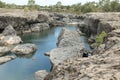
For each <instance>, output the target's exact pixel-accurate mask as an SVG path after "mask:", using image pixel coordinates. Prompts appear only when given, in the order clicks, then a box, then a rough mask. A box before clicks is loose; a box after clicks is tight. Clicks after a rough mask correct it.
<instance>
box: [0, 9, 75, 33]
mask: <svg viewBox="0 0 120 80" xmlns="http://www.w3.org/2000/svg"><path fill="white" fill-rule="evenodd" d="M0 11H1V12H0V31H1V32H2V31H3V30H4V29H5V27H7V26H8V25H12V26H13V28H14V29H15V30H16V31H17V33H18V34H21V33H28V32H36V31H43V30H45V29H49V28H51V27H54V26H62V25H66V24H67V23H68V22H70V21H71V20H72V19H76V18H77V16H76V15H74V14H66V13H56V12H54V13H53V12H43V11H24V10H20V9H14V10H12V9H2V8H1V9H0Z"/></svg>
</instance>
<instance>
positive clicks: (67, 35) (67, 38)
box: [57, 28, 81, 47]
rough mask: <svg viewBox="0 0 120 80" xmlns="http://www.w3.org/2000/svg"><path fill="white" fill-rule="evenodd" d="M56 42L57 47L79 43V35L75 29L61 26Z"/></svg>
mask: <svg viewBox="0 0 120 80" xmlns="http://www.w3.org/2000/svg"><path fill="white" fill-rule="evenodd" d="M57 44H58V45H57V46H58V47H68V46H76V45H81V41H80V35H79V33H78V32H77V31H71V30H68V29H66V28H63V29H62V30H61V32H60V35H59V37H58V42H57Z"/></svg>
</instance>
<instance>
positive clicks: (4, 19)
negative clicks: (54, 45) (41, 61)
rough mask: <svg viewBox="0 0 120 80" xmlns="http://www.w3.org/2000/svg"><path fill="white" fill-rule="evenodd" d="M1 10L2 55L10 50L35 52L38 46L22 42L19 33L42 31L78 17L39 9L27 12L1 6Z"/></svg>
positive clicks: (0, 53)
mask: <svg viewBox="0 0 120 80" xmlns="http://www.w3.org/2000/svg"><path fill="white" fill-rule="evenodd" d="M0 11H1V12H0V33H1V34H0V45H1V48H0V56H3V55H5V54H6V53H9V52H13V53H15V54H29V53H33V52H34V51H36V49H37V48H36V46H35V45H34V44H29V43H28V44H21V43H23V41H22V39H21V38H20V37H19V36H18V34H23V33H30V32H40V31H43V30H46V29H50V28H51V27H54V26H62V25H66V24H67V23H68V22H70V18H71V19H75V17H76V16H72V15H71V14H61V13H49V12H38V11H33V12H32V11H28V12H26V11H24V10H19V9H18V10H17V9H15V10H10V9H2V8H0ZM18 44H20V45H18ZM17 45H18V46H17ZM10 57H11V56H10ZM5 58H6V57H5ZM1 59H3V58H1ZM11 59H13V58H11ZM8 60H9V59H8ZM3 62H4V61H3ZM6 62H7V61H6ZM1 63H2V62H1Z"/></svg>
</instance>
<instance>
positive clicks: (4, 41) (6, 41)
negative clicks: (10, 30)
mask: <svg viewBox="0 0 120 80" xmlns="http://www.w3.org/2000/svg"><path fill="white" fill-rule="evenodd" d="M21 42H22V40H21V38H20V37H19V36H12V35H9V36H2V37H1V38H0V44H1V45H13V44H19V43H21Z"/></svg>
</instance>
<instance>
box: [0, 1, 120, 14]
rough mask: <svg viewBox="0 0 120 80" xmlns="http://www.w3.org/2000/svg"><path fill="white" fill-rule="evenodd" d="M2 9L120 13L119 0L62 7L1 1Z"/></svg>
mask: <svg viewBox="0 0 120 80" xmlns="http://www.w3.org/2000/svg"><path fill="white" fill-rule="evenodd" d="M0 8H12V9H24V10H26V11H27V10H38V11H40V10H45V11H50V12H70V13H76V14H80V13H87V12H119V11H120V2H119V0H99V2H94V1H93V2H87V3H85V4H81V3H77V4H73V5H68V6H65V5H62V3H61V2H60V1H59V2H57V3H56V4H55V5H51V6H40V5H37V4H35V0H28V4H27V5H22V6H21V5H16V4H6V3H4V2H2V1H0Z"/></svg>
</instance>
